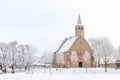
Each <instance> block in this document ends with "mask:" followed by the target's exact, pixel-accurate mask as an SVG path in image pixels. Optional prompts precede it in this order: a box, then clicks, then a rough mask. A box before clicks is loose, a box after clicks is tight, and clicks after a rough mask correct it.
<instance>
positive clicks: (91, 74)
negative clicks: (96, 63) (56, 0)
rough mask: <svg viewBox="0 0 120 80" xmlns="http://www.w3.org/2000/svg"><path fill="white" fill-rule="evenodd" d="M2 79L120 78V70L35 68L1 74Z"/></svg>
mask: <svg viewBox="0 0 120 80" xmlns="http://www.w3.org/2000/svg"><path fill="white" fill-rule="evenodd" d="M0 80H120V70H119V69H118V70H115V69H108V72H107V73H105V72H104V69H103V68H89V69H88V70H87V73H86V69H85V68H81V69H75V71H74V69H72V68H70V69H61V70H60V69H58V70H56V69H55V68H54V69H51V70H50V69H46V70H45V72H44V69H33V70H31V71H30V72H16V73H15V74H12V73H7V74H0Z"/></svg>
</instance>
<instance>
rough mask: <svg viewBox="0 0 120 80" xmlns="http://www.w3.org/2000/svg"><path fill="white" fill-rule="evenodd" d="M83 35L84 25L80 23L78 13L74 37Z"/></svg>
mask: <svg viewBox="0 0 120 80" xmlns="http://www.w3.org/2000/svg"><path fill="white" fill-rule="evenodd" d="M79 36H80V37H84V25H82V21H81V17H80V14H79V15H78V21H77V25H76V26H75V37H79Z"/></svg>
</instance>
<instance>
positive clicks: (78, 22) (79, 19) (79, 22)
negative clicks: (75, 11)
mask: <svg viewBox="0 0 120 80" xmlns="http://www.w3.org/2000/svg"><path fill="white" fill-rule="evenodd" d="M77 24H82V21H81V17H80V14H79V15H78V21H77Z"/></svg>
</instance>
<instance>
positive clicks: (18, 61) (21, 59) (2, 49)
mask: <svg viewBox="0 0 120 80" xmlns="http://www.w3.org/2000/svg"><path fill="white" fill-rule="evenodd" d="M34 53H35V48H34V47H33V46H32V45H26V44H18V42H17V41H12V42H9V43H8V44H5V43H3V42H0V69H1V70H2V71H3V72H7V68H11V69H12V73H14V69H15V68H24V69H25V70H29V69H30V67H31V66H32V65H33V60H34V58H33V55H34Z"/></svg>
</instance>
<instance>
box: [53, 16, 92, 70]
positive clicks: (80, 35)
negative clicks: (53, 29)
mask: <svg viewBox="0 0 120 80" xmlns="http://www.w3.org/2000/svg"><path fill="white" fill-rule="evenodd" d="M93 62H94V58H93V52H92V50H91V48H90V46H89V44H88V43H87V41H86V40H85V38H84V25H83V24H82V22H81V17H80V14H79V16H78V21H77V25H76V26H75V36H73V37H69V38H65V39H64V40H63V41H62V42H61V43H60V45H59V47H58V49H57V50H56V51H55V52H54V54H53V61H52V67H54V68H57V67H61V68H79V67H83V68H84V67H93Z"/></svg>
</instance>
